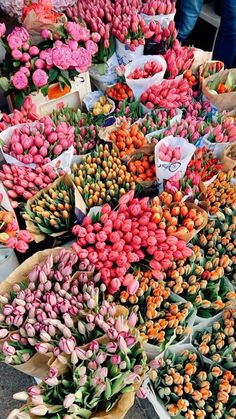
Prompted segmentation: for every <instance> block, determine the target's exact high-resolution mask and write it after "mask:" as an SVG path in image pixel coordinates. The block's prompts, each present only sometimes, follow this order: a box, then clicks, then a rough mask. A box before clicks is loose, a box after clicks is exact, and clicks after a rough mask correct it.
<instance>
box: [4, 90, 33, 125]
mask: <svg viewBox="0 0 236 419" xmlns="http://www.w3.org/2000/svg"><path fill="white" fill-rule="evenodd" d="M37 119H38V115H37V114H36V106H35V105H34V104H33V103H32V100H31V98H30V96H27V97H26V98H25V99H24V101H23V104H22V106H21V108H20V109H14V110H13V112H12V114H10V115H8V114H7V113H3V114H2V117H1V121H0V132H1V131H4V130H5V129H7V128H8V127H9V126H14V125H18V124H23V123H25V122H33V121H36V120H37Z"/></svg>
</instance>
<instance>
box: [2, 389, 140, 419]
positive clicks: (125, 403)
mask: <svg viewBox="0 0 236 419" xmlns="http://www.w3.org/2000/svg"><path fill="white" fill-rule="evenodd" d="M134 399H135V392H134V391H131V392H129V393H125V394H122V395H121V396H120V398H119V399H118V401H117V403H116V404H115V406H114V407H113V408H112V409H111V410H110V412H97V413H94V414H93V415H92V416H90V418H91V419H97V418H105V419H124V417H125V415H126V414H127V413H128V411H129V409H131V407H132V406H133V404H134ZM23 410H24V406H23V407H22V408H21V409H20V410H14V411H12V412H11V413H10V415H9V416H8V418H7V419H17V413H19V412H21V411H23ZM29 417H30V418H31V419H38V418H39V417H38V416H35V415H32V414H29Z"/></svg>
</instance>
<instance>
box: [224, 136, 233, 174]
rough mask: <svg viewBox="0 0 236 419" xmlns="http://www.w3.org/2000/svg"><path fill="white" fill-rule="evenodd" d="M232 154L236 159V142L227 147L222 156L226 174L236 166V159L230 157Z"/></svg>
mask: <svg viewBox="0 0 236 419" xmlns="http://www.w3.org/2000/svg"><path fill="white" fill-rule="evenodd" d="M231 153H233V154H234V156H235V157H236V142H235V143H233V144H231V145H229V146H228V147H226V148H225V149H224V151H223V154H222V156H221V163H222V166H223V167H222V169H223V171H224V172H229V171H230V170H232V169H234V167H235V166H236V158H235V159H232V158H231V157H230V155H231Z"/></svg>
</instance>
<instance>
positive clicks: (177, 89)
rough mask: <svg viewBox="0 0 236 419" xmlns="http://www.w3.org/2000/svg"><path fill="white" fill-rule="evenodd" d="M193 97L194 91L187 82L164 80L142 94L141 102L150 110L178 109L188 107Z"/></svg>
mask: <svg viewBox="0 0 236 419" xmlns="http://www.w3.org/2000/svg"><path fill="white" fill-rule="evenodd" d="M191 96H192V90H191V89H190V88H189V86H188V83H187V81H186V80H171V81H169V80H163V81H162V82H161V83H159V84H156V85H155V84H154V85H152V86H151V87H149V88H148V89H147V90H146V91H145V92H144V93H142V95H141V97H140V100H141V103H142V104H143V105H145V106H146V108H148V109H153V108H165V109H172V108H173V109H176V108H180V107H182V106H187V105H188V104H189V102H190V101H191Z"/></svg>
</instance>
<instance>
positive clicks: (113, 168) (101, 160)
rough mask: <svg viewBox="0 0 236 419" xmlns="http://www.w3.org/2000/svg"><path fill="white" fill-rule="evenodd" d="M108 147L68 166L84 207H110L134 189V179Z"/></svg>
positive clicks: (115, 151)
mask: <svg viewBox="0 0 236 419" xmlns="http://www.w3.org/2000/svg"><path fill="white" fill-rule="evenodd" d="M110 145H111V147H110V148H109V145H108V144H105V145H103V144H100V145H99V146H97V147H96V149H95V150H94V151H92V152H91V153H90V154H88V155H86V156H84V157H82V158H81V161H80V163H78V164H77V163H73V164H72V179H73V181H74V183H75V185H76V186H77V189H78V191H79V192H80V193H81V195H82V196H83V198H84V201H85V203H86V205H87V206H88V207H92V206H94V205H102V204H104V203H105V202H109V203H110V205H111V206H112V207H114V206H116V205H117V202H118V199H119V197H120V196H121V195H124V194H125V193H126V192H128V190H130V189H135V181H134V177H133V176H132V174H131V172H130V171H129V170H128V169H127V168H126V166H125V165H124V164H122V161H121V159H120V158H119V155H118V151H117V149H116V148H115V147H113V146H112V144H110Z"/></svg>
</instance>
